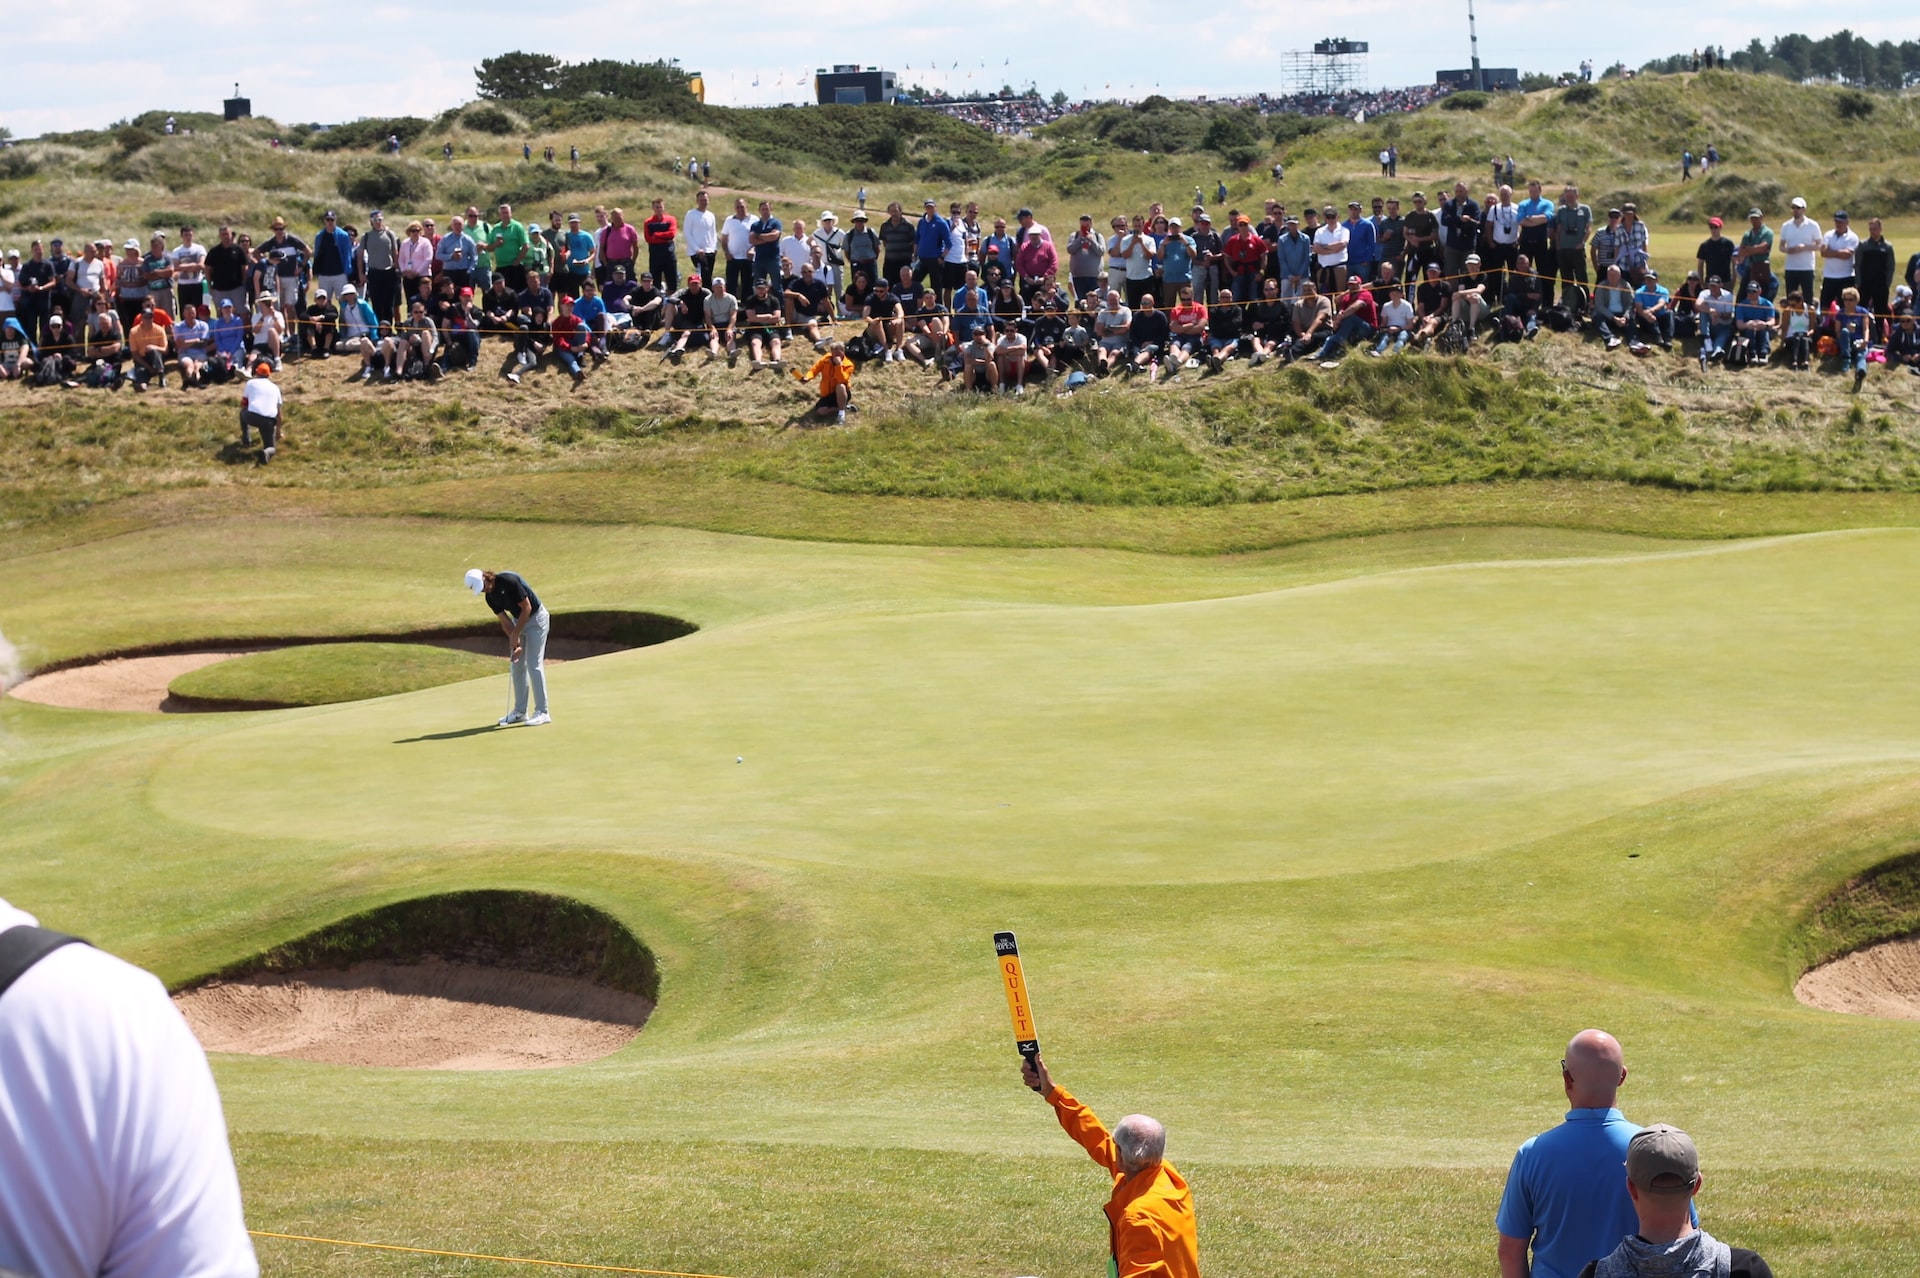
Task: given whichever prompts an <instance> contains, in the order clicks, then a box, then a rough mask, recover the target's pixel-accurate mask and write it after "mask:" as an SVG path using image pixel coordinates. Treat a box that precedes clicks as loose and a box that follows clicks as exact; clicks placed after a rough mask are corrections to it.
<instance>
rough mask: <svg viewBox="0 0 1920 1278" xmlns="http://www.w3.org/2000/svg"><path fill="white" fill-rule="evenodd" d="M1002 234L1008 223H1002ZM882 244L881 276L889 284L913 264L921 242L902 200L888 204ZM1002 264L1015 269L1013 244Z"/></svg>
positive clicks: (882, 227) (881, 230)
mask: <svg viewBox="0 0 1920 1278" xmlns="http://www.w3.org/2000/svg"><path fill="white" fill-rule="evenodd" d="M1000 227H1001V232H1002V234H1004V233H1005V230H1006V223H1004V222H1002V223H1001V224H1000ZM879 234H880V245H881V247H882V248H883V249H884V250H885V251H886V259H885V262H884V263H883V265H882V267H881V272H880V278H881V279H884V280H886V281H887V283H888V284H889V285H891V284H893V283H894V282H896V281H898V280H899V278H900V268H901V267H903V266H912V265H913V250H914V247H915V245H916V244H917V243H918V242H919V231H918V229H917V228H916V227H915V226H914V224H913V223H912V222H909V221H908V220H907V217H906V214H905V213H904V212H903V211H902V210H901V208H900V201H898V200H894V201H892V202H890V203H889V204H888V205H887V220H886V221H884V222H882V223H881V224H880V231H879ZM1001 265H1002V266H1003V267H1004V268H1005V269H1006V270H1008V271H1011V270H1013V246H1012V245H1011V244H1009V245H1008V246H1007V255H1006V257H1005V258H1004V259H1003V260H1002V262H1001Z"/></svg>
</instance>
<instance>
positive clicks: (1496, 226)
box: [1481, 186, 1520, 297]
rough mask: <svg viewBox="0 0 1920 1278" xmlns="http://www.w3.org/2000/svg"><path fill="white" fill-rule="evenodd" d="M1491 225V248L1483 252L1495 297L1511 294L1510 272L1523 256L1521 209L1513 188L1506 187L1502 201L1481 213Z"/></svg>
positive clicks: (1502, 188) (1494, 203) (1493, 203)
mask: <svg viewBox="0 0 1920 1278" xmlns="http://www.w3.org/2000/svg"><path fill="white" fill-rule="evenodd" d="M1481 217H1482V219H1483V220H1484V221H1485V222H1486V225H1487V241H1488V244H1487V247H1486V248H1485V249H1483V250H1481V256H1482V258H1483V261H1482V262H1481V265H1482V266H1483V267H1484V268H1485V269H1486V272H1487V274H1489V275H1491V276H1493V279H1492V281H1491V282H1490V284H1489V287H1490V290H1491V292H1492V294H1493V296H1495V297H1505V296H1506V293H1507V273H1508V272H1509V271H1511V270H1513V267H1514V263H1515V261H1516V260H1517V259H1518V258H1519V255H1520V206H1519V205H1518V204H1515V203H1514V202H1513V188H1512V187H1510V186H1502V187H1501V188H1500V198H1499V199H1497V200H1494V201H1491V202H1490V203H1488V205H1487V207H1486V210H1485V212H1483V213H1482V214H1481Z"/></svg>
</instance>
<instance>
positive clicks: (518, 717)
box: [499, 710, 527, 728]
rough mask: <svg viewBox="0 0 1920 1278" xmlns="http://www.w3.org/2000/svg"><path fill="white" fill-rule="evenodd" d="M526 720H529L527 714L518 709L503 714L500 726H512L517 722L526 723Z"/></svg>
mask: <svg viewBox="0 0 1920 1278" xmlns="http://www.w3.org/2000/svg"><path fill="white" fill-rule="evenodd" d="M526 721H527V716H525V715H524V714H521V713H520V712H519V711H518V710H515V711H512V712H511V713H508V714H503V715H501V716H500V724H499V726H500V727H502V728H511V727H514V726H515V725H517V724H522V723H525V722H526Z"/></svg>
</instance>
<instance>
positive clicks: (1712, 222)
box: [1707, 217, 1726, 226]
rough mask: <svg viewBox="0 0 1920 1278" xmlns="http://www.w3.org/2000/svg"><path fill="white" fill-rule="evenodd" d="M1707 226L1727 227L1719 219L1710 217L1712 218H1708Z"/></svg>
mask: <svg viewBox="0 0 1920 1278" xmlns="http://www.w3.org/2000/svg"><path fill="white" fill-rule="evenodd" d="M1707 225H1708V226H1725V225H1726V223H1725V222H1722V221H1721V220H1720V219H1719V218H1717V217H1710V218H1708V219H1707Z"/></svg>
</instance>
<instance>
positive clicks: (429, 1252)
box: [247, 1229, 726, 1278]
mask: <svg viewBox="0 0 1920 1278" xmlns="http://www.w3.org/2000/svg"><path fill="white" fill-rule="evenodd" d="M247 1232H248V1233H249V1234H251V1235H253V1236H254V1237H255V1238H279V1239H282V1240H284V1241H287V1242H309V1243H324V1244H326V1245H327V1246H329V1247H360V1248H364V1249H365V1250H368V1251H398V1252H405V1253H408V1254H410V1255H416V1256H447V1257H450V1258H452V1259H455V1260H494V1261H498V1262H499V1263H501V1264H503V1265H544V1266H546V1267H547V1268H549V1269H587V1270H592V1271H594V1272H596V1273H603V1274H652V1275H655V1278H726V1275H724V1274H697V1273H687V1272H684V1271H682V1270H678V1269H634V1268H630V1267H628V1266H625V1265H589V1264H583V1263H581V1262H579V1261H574V1260H538V1259H535V1258H533V1257H531V1256H489V1255H487V1254H485V1253H484V1252H477V1251H441V1250H439V1249H437V1248H434V1247H403V1246H400V1245H399V1244H397V1243H370V1242H349V1241H348V1240H346V1239H344V1238H315V1237H313V1236H311V1235H308V1234H277V1233H274V1232H272V1231H271V1230H266V1229H249V1230H248V1231H247Z"/></svg>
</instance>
